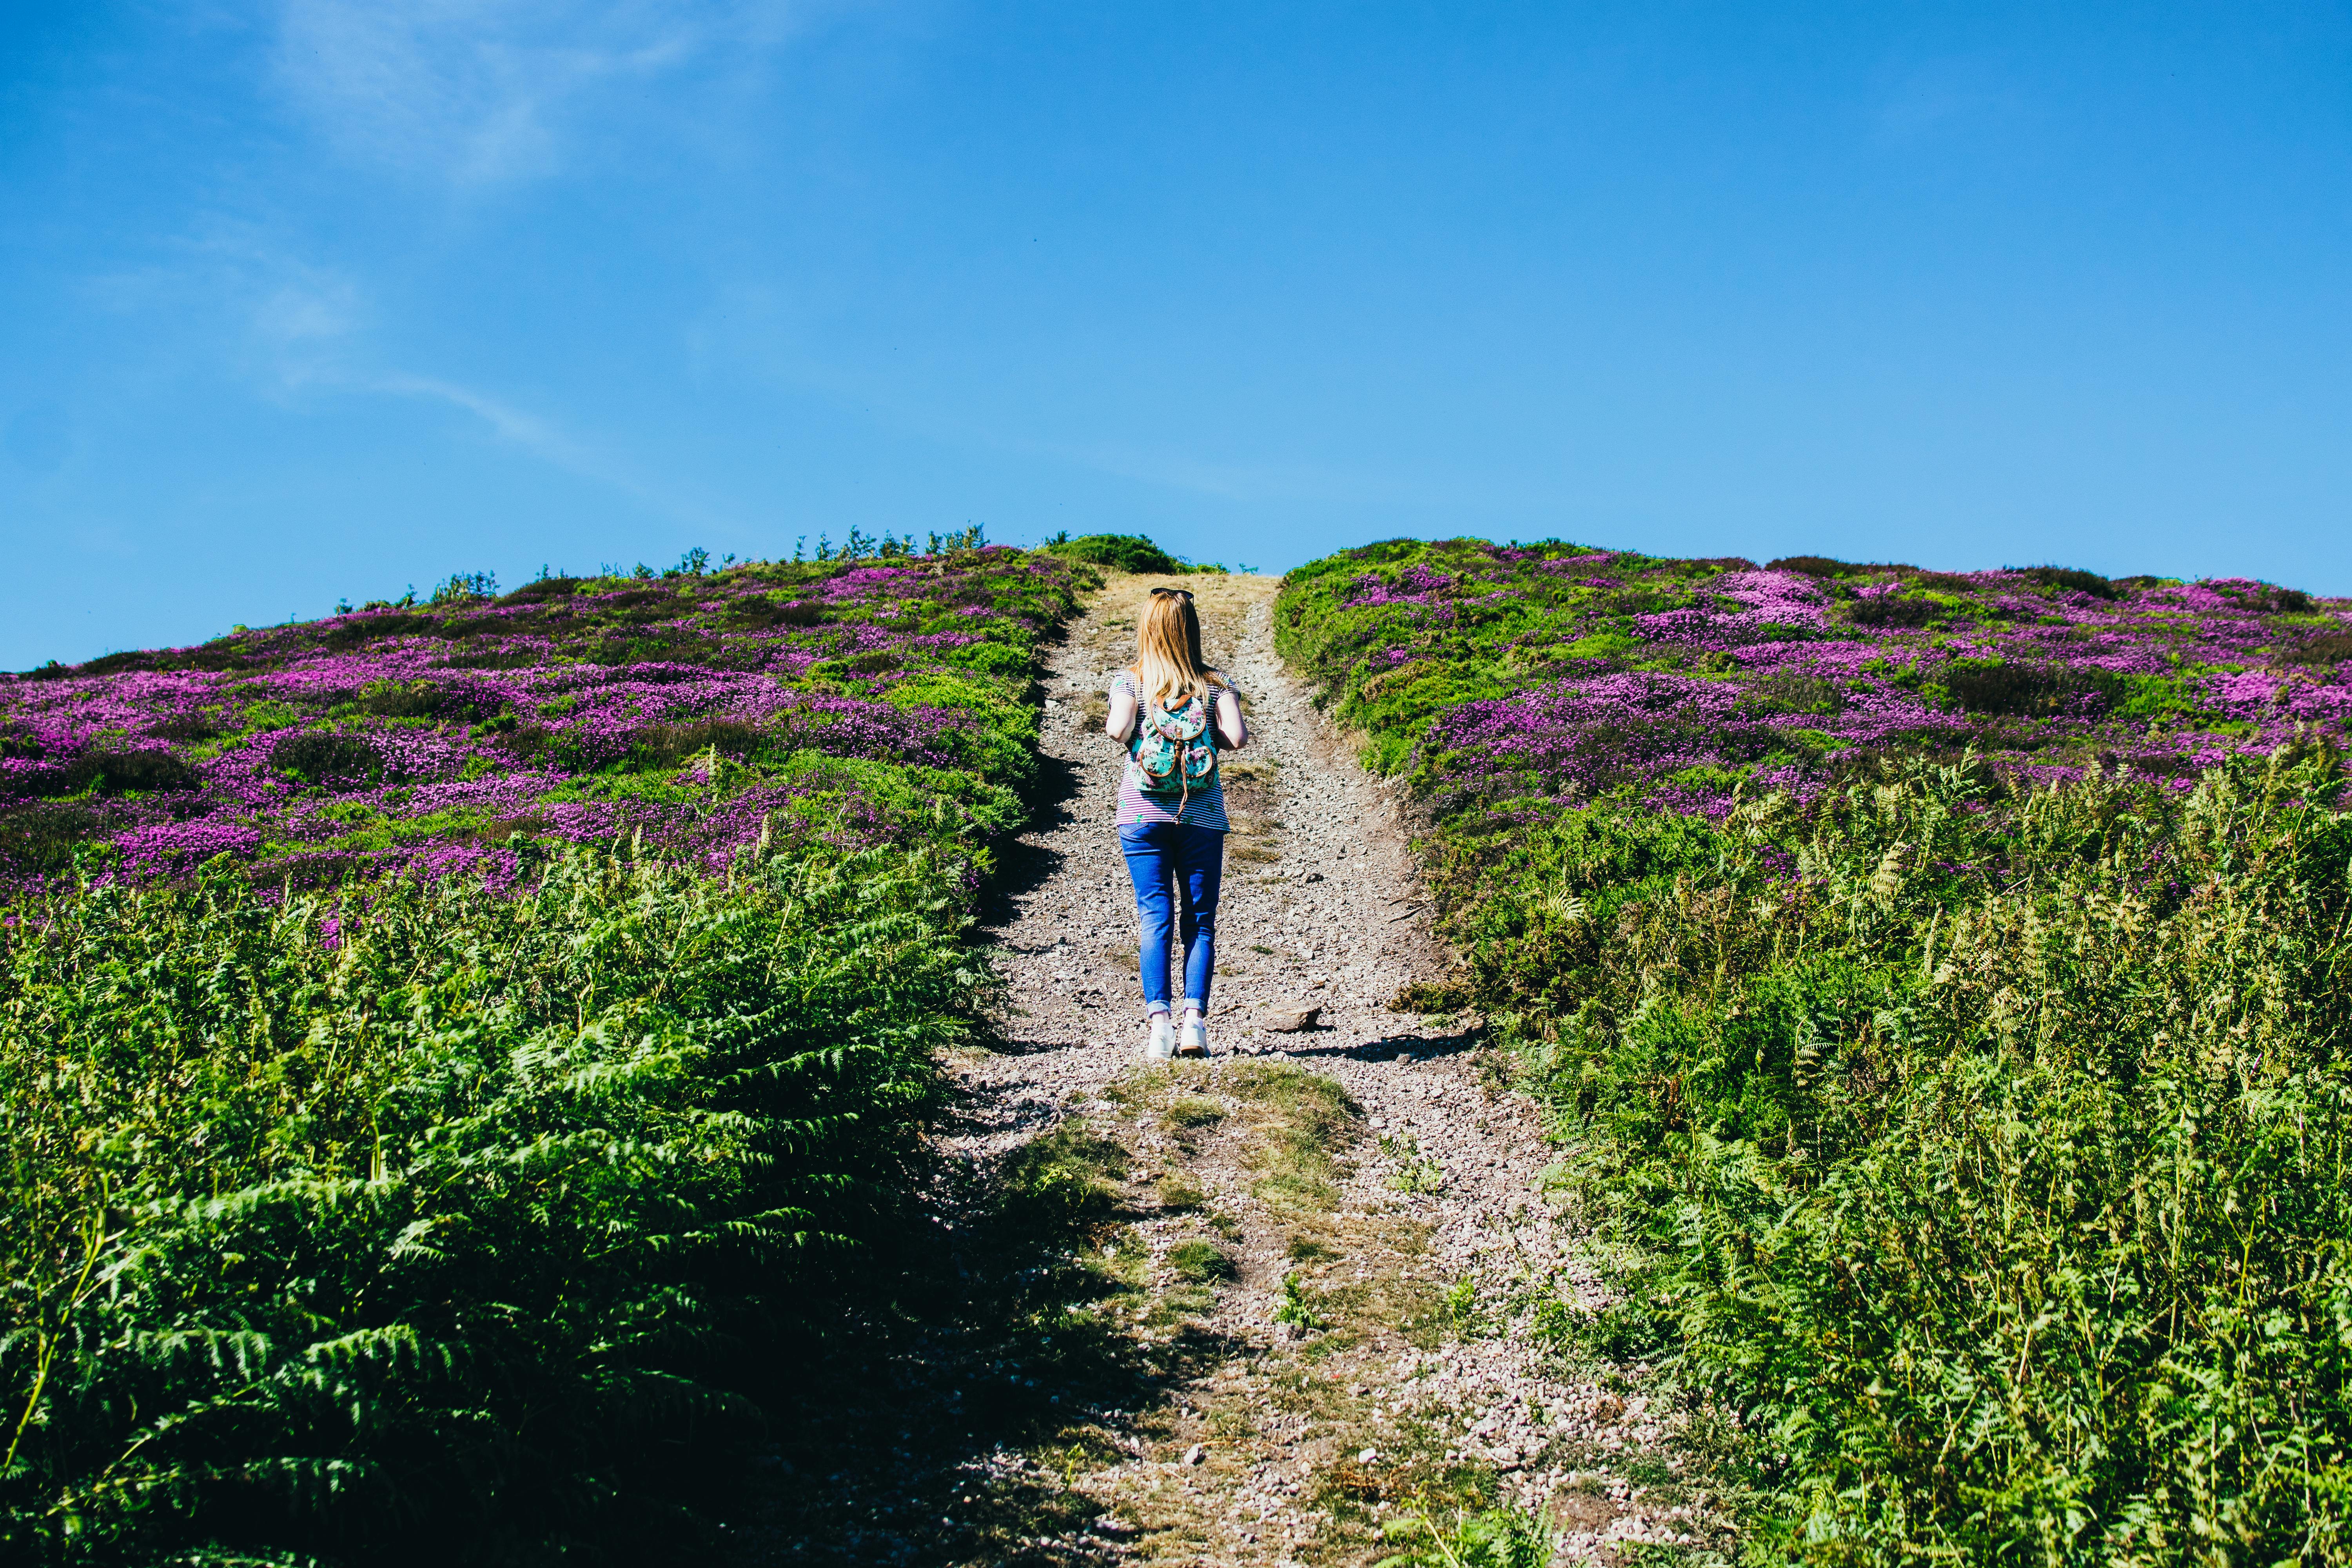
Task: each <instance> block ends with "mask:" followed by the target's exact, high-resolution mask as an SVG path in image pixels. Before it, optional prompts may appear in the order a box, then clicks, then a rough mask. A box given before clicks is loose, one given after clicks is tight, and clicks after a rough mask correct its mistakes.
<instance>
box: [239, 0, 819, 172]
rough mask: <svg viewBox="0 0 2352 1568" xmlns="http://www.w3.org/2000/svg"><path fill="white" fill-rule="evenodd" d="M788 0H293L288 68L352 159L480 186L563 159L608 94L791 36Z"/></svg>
mask: <svg viewBox="0 0 2352 1568" xmlns="http://www.w3.org/2000/svg"><path fill="white" fill-rule="evenodd" d="M799 11H800V8H799V6H798V5H794V4H792V3H791V0H286V3H285V9H284V12H283V15H282V18H281V24H280V28H279V36H278V58H277V68H278V79H279V81H280V83H281V85H282V87H283V88H284V89H285V91H286V92H287V94H288V96H289V98H290V99H291V100H293V102H294V103H295V104H296V105H297V107H298V108H299V109H300V110H302V111H303V112H304V113H305V114H306V115H307V116H308V117H309V118H310V119H311V120H312V121H315V122H316V123H317V124H318V125H319V126H320V129H321V130H322V131H324V132H326V134H327V135H328V136H329V137H330V138H331V139H332V140H333V141H334V142H335V143H336V144H337V145H338V146H339V147H341V149H342V150H343V151H344V152H346V153H350V154H352V155H354V156H357V157H361V158H364V159H368V160H371V161H374V162H379V163H388V164H391V165H393V166H395V167H397V168H400V169H403V170H404V171H407V172H410V173H413V174H425V175H429V176H438V177H444V178H447V179H449V180H452V181H455V182H457V183H459V184H492V183H497V182H501V181H509V180H515V179H520V178H525V177H529V176H531V175H537V174H550V173H552V172H554V171H555V170H557V169H558V168H560V167H561V166H562V162H563V146H562V131H563V128H564V125H565V123H566V122H567V121H568V120H570V119H571V118H572V116H574V115H577V114H579V113H582V112H583V111H584V110H586V109H587V107H588V106H589V105H590V104H591V103H592V102H593V100H594V99H595V98H596V97H597V96H598V95H599V94H602V93H604V92H607V91H609V90H610V89H615V88H620V87H625V86H627V85H629V84H632V83H635V82H641V81H643V80H644V79H646V78H648V77H653V76H657V75H660V74H662V73H664V72H667V71H671V70H675V69H677V68H681V67H684V66H686V65H688V64H690V63H693V62H696V61H698V60H703V59H707V58H710V57H712V56H714V55H715V54H717V53H719V51H721V50H723V49H728V48H734V49H742V48H752V49H757V48H760V47H766V46H768V45H771V44H773V43H776V42H778V41H780V40H782V38H783V37H786V36H787V35H788V34H789V33H790V32H791V30H792V28H793V23H794V21H795V20H796V18H797V17H798V16H799Z"/></svg>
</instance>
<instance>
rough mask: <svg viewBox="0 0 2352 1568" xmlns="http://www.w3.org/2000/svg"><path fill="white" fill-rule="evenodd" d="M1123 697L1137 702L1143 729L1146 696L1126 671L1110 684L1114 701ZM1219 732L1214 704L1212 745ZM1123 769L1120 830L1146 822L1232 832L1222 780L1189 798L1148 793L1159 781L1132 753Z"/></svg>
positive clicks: (1163, 791)
mask: <svg viewBox="0 0 2352 1568" xmlns="http://www.w3.org/2000/svg"><path fill="white" fill-rule="evenodd" d="M1122 693H1124V694H1125V695H1126V696H1128V697H1130V698H1133V699H1134V700H1135V705H1136V709H1137V715H1136V723H1137V725H1138V726H1139V727H1140V726H1141V724H1142V722H1143V719H1142V710H1143V709H1144V708H1145V706H1146V704H1145V702H1144V700H1143V693H1142V691H1141V690H1140V689H1139V688H1138V687H1137V685H1136V681H1135V677H1134V676H1132V675H1130V674H1129V673H1128V672H1127V671H1126V670H1123V669H1122V670H1120V671H1119V672H1118V674H1117V675H1116V676H1113V677H1112V678H1111V683H1110V695H1111V696H1112V697H1113V698H1117V697H1118V696H1120V695H1121V694H1122ZM1216 732H1217V721H1216V712H1215V705H1214V704H1213V703H1212V704H1211V710H1210V716H1209V742H1210V744H1212V745H1214V744H1216ZM1119 767H1120V773H1119V780H1118V818H1117V822H1118V826H1121V827H1126V826H1129V825H1131V824H1135V823H1143V822H1181V823H1183V824H1185V825H1186V826H1190V827H1208V828H1213V829H1214V830H1216V831H1217V832H1219V833H1223V832H1226V831H1228V830H1229V828H1230V826H1231V825H1230V824H1229V823H1227V822H1226V821H1225V786H1224V784H1223V781H1222V776H1221V777H1220V778H1217V779H1212V780H1211V781H1210V782H1209V785H1208V787H1207V788H1206V789H1201V788H1197V787H1196V788H1194V789H1193V791H1192V794H1191V795H1186V794H1185V793H1184V791H1183V790H1182V789H1181V788H1178V789H1146V788H1145V787H1144V786H1145V785H1146V784H1157V783H1158V782H1159V781H1158V780H1156V779H1152V778H1150V776H1149V775H1148V774H1146V773H1144V771H1143V770H1142V769H1141V768H1139V767H1137V766H1136V765H1135V758H1134V756H1133V754H1132V752H1131V751H1130V753H1129V755H1128V756H1127V757H1126V758H1125V759H1124V760H1122V761H1121V763H1120V764H1119Z"/></svg>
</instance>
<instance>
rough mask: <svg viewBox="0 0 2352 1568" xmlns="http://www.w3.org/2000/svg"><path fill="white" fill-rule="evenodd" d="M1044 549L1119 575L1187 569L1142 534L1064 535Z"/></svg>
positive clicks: (1174, 572) (1162, 572)
mask: <svg viewBox="0 0 2352 1568" xmlns="http://www.w3.org/2000/svg"><path fill="white" fill-rule="evenodd" d="M1041 548H1043V549H1044V550H1045V552H1046V553H1047V554H1049V555H1059V556H1061V557H1063V558H1064V559H1065V560H1069V561H1083V562H1085V563H1087V564H1088V565H1090V566H1108V567H1110V568H1111V569H1112V570H1114V571H1118V572H1143V573H1154V574H1176V573H1181V572H1183V571H1185V570H1186V567H1185V566H1184V564H1183V563H1181V562H1180V561H1178V560H1177V559H1176V558H1175V557H1174V556H1173V555H1171V554H1169V553H1168V552H1166V551H1165V550H1162V549H1160V546H1158V545H1157V544H1154V543H1152V542H1151V541H1150V540H1148V539H1146V538H1144V537H1143V536H1142V535H1141V534H1139V533H1087V534H1081V535H1080V536H1079V537H1077V538H1076V539H1072V538H1071V537H1069V535H1067V534H1061V535H1058V536H1056V537H1055V538H1053V539H1050V540H1047V541H1046V542H1045V544H1044V545H1043V546H1042V547H1041Z"/></svg>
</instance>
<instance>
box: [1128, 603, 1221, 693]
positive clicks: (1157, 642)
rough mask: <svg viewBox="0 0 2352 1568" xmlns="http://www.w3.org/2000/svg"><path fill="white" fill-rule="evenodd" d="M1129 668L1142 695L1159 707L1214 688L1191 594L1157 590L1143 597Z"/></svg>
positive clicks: (1198, 619) (1214, 672)
mask: <svg viewBox="0 0 2352 1568" xmlns="http://www.w3.org/2000/svg"><path fill="white" fill-rule="evenodd" d="M1133 673H1134V675H1135V683H1136V685H1137V686H1139V687H1140V688H1141V689H1142V692H1143V698H1144V700H1145V701H1147V702H1150V704H1152V705H1153V706H1154V707H1159V708H1166V707H1168V706H1169V705H1170V704H1171V703H1174V702H1180V701H1181V700H1184V699H1185V698H1188V697H1190V696H1192V694H1193V693H1194V692H1196V691H1197V692H1202V693H1204V694H1206V693H1212V692H1214V691H1215V690H1216V689H1217V686H1218V681H1217V679H1216V671H1214V670H1213V669H1211V668H1209V661H1208V660H1207V659H1205V658H1202V657H1201V617H1200V616H1199V615H1198V614H1197V613H1196V612H1195V611H1194V610H1193V608H1192V595H1189V594H1181V593H1159V594H1154V595H1151V597H1150V599H1148V600H1146V601H1145V603H1144V606H1143V613H1142V614H1141V615H1139V616H1136V618H1135V668H1134V672H1133Z"/></svg>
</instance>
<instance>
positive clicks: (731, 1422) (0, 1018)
mask: <svg viewBox="0 0 2352 1568" xmlns="http://www.w3.org/2000/svg"><path fill="white" fill-rule="evenodd" d="M943 884H946V885H950V886H952V879H951V877H950V876H949V875H947V874H945V873H943V872H942V870H941V868H939V867H936V866H934V865H932V864H930V863H929V859H928V858H927V857H926V856H923V855H911V856H910V855H905V854H901V853H898V852H892V851H882V850H876V851H868V852H865V853H862V854H855V855H835V856H830V857H825V856H818V855H814V854H812V853H810V852H808V851H807V850H805V849H803V850H802V851H800V852H798V853H797V854H796V855H795V856H794V857H793V858H790V859H786V858H772V859H760V858H750V857H747V858H741V859H739V861H738V862H737V863H736V865H735V867H734V868H733V870H732V872H731V874H730V875H729V876H728V877H726V878H723V879H712V878H706V877H703V876H700V875H698V874H695V873H693V872H690V871H688V870H684V869H679V868H674V867H665V866H661V865H656V864H652V863H635V864H633V863H629V862H627V861H625V860H624V859H621V858H615V857H614V856H612V855H609V854H604V853H598V852H592V851H572V850H566V851H563V852H561V853H560V854H558V855H557V856H556V858H553V859H551V860H550V861H549V862H547V863H546V864H545V865H544V867H543V868H541V875H540V876H539V877H538V878H537V879H536V880H535V882H534V883H533V884H532V886H530V888H529V889H527V890H524V891H520V892H518V893H513V894H509V895H506V896H498V895H494V894H493V893H490V892H488V891H485V890H484V889H481V888H480V887H478V886H475V885H470V884H467V883H466V882H463V881H462V880H459V879H451V880H448V881H444V882H441V883H438V884H431V885H419V884H417V883H415V882H411V881H395V882H388V883H382V884H377V885H373V886H370V887H367V888H366V889H363V890H353V891H352V892H350V893H348V894H341V895H323V894H312V895H296V896H292V897H286V898H282V899H280V898H276V897H273V896H271V895H269V894H267V893H263V892H260V891H257V890H256V889H254V887H253V886H252V884H251V882H250V880H249V879H247V878H246V877H245V876H243V875H242V874H240V873H238V872H237V871H236V869H235V868H233V867H231V866H230V865H228V864H227V863H226V862H223V863H221V864H220V865H219V866H217V867H216V868H215V869H214V870H213V872H211V873H210V874H207V875H206V876H205V877H204V878H203V879H201V880H200V881H199V882H198V883H196V884H195V885H193V886H166V887H159V888H151V889H136V888H131V887H124V886H114V887H102V888H89V889H82V890H80V891H79V892H78V893H76V894H74V895H71V896H64V897H58V898H54V899H52V900H47V901H45V902H40V903H27V904H23V905H20V906H18V907H17V908H16V910H15V911H14V912H13V915H12V917H11V918H10V919H9V921H7V923H6V924H5V927H0V973H5V977H6V978H5V988H0V989H5V996H6V1001H5V1006H0V1142H5V1149H6V1166H5V1179H6V1182H7V1189H8V1190H7V1192H6V1194H5V1203H6V1206H7V1212H8V1214H9V1215H10V1221H9V1223H8V1224H7V1225H6V1226H5V1227H0V1269H5V1275H0V1278H5V1294H0V1409H5V1417H0V1421H4V1422H5V1425H0V1440H5V1456H6V1457H5V1467H0V1558H5V1560H6V1561H8V1562H10V1563H28V1564H29V1563H60V1564H62V1563H161V1562H165V1561H170V1562H175V1563H176V1562H270V1563H276V1562H295V1561H304V1560H310V1559H312V1558H319V1559H324V1560H330V1561H334V1562H341V1563H386V1564H390V1563H413V1562H415V1561H419V1560H421V1559H422V1558H424V1557H425V1556H426V1555H427V1554H430V1555H431V1556H433V1557H434V1558H435V1559H436V1560H438V1561H445V1562H451V1563H527V1562H537V1561H553V1560H555V1559H558V1558H562V1559H563V1560H566V1561H573V1560H579V1561H606V1560H609V1561H620V1562H640V1561H659V1560H673V1559H676V1558H678V1557H680V1556H684V1555H691V1554H693V1553H694V1552H696V1551H697V1550H698V1543H699V1542H704V1540H705V1529H704V1527H703V1526H701V1525H700V1524H699V1523H698V1512H697V1509H698V1504H700V1503H702V1502H703V1501H704V1500H707V1499H708V1498H709V1497H710V1496H711V1495H712V1494H713V1492H714V1490H715V1489H721V1488H723V1486H724V1485H725V1483H726V1480H727V1479H728V1478H729V1477H730V1475H731V1474H732V1468H731V1465H730V1461H731V1460H732V1459H734V1458H738V1457H740V1451H741V1449H742V1447H743V1446H744V1443H745V1441H746V1439H747V1438H749V1437H750V1436H752V1435H754V1434H755V1433H756V1431H757V1428H758V1425H759V1421H760V1415H759V1411H758V1409H757V1408H756V1406H755V1405H754V1403H753V1402H752V1400H751V1398H750V1397H747V1395H749V1394H752V1393H754V1392H756V1391H757V1389H758V1387H759V1385H760V1384H761V1380H762V1379H769V1378H774V1377H778V1376H782V1375H784V1374H786V1373H787V1372H788V1368H789V1365H790V1363H791V1360H792V1358H793V1357H794V1356H796V1355H799V1354H804V1353H806V1347H807V1346H808V1345H809V1343H810V1342H811V1335H812V1334H813V1333H814V1331H817V1330H818V1329H819V1328H821V1326H822V1323H823V1321H824V1317H825V1315H826V1313H827V1312H828V1311H830V1310H832V1309H833V1304H834V1303H835V1301H837V1300H838V1299H839V1297H840V1295H841V1293H842V1291H843V1290H844V1289H845V1288H846V1287H847V1285H848V1284H850V1283H852V1282H853V1281H854V1279H855V1271H856V1268H858V1252H859V1249H858V1247H857V1245H856V1244H857V1243H858V1242H859V1241H860V1240H861V1239H862V1238H865V1237H870V1236H873V1235H875V1234H877V1232H878V1231H881V1230H883V1229H886V1228H887V1226H888V1225H889V1224H890V1223H891V1221H892V1217H893V1216H894V1215H898V1214H900V1213H901V1211H902V1210H903V1208H904V1206H905V1205H906V1204H907V1202H908V1196H907V1194H908V1187H909V1173H910V1169H911V1167H912V1165H913V1163H914V1162H915V1161H916V1160H917V1159H918V1157H919V1146H918V1142H917V1136H916V1135H917V1132H918V1131H919V1126H920V1124H921V1122H922V1121H923V1119H924V1117H925V1114H926V1112H927V1110H928V1108H929V1105H930V1104H931V1102H932V1100H933V1099H934V1097H935V1095H936V1094H937V1092H938V1084H937V1077H936V1072H935V1069H934V1068H933V1066H932V1054H933V1052H934V1050H935V1049H936V1048H937V1047H940V1046H941V1045H943V1044H946V1043H948V1042H950V1041H951V1040H953V1039H955V1038H956V1037H958V1036H959V1034H960V1033H961V1028H962V1023H961V1020H962V1019H963V1018H964V1017H965V1016H966V1015H967V1012H968V1008H969V1002H970V997H971V994H972V992H973V989H974V986H975V984H977V983H978V982H979V979H980V976H978V975H977V974H976V973H974V972H973V971H972V969H971V967H970V963H969V959H968V956H967V954H966V951H965V949H964V948H963V945H962V942H961V923H962V922H961V905H960V903H959V902H958V901H956V900H950V899H945V898H942V896H941V887H942V885H943Z"/></svg>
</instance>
